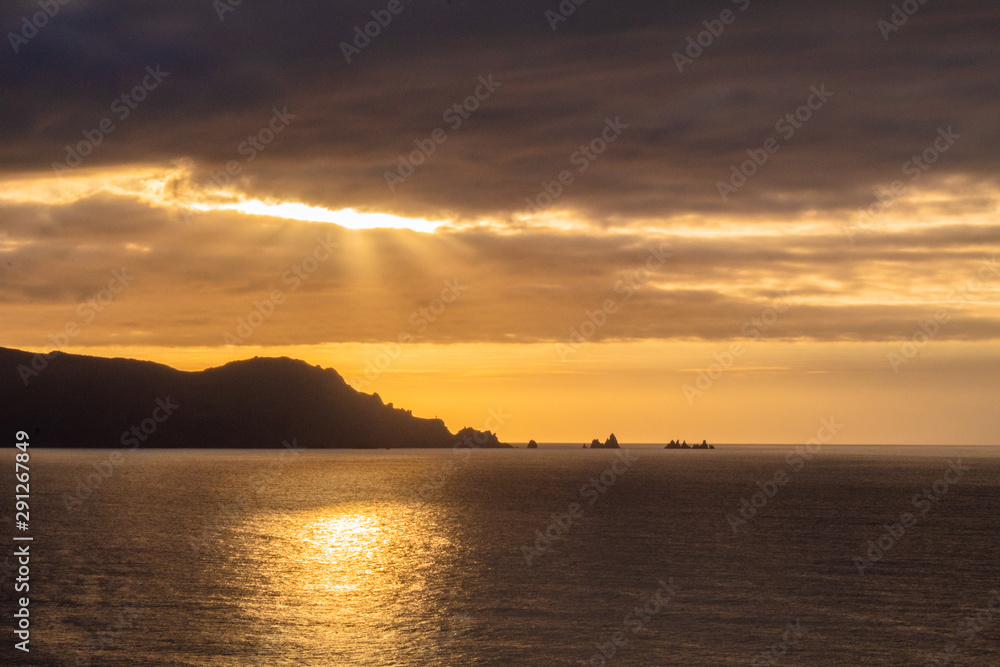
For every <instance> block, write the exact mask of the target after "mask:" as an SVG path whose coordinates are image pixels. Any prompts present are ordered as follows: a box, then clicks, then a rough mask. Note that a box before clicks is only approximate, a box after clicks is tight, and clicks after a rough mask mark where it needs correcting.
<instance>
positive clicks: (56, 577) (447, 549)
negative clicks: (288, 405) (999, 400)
mask: <svg viewBox="0 0 1000 667" xmlns="http://www.w3.org/2000/svg"><path fill="white" fill-rule="evenodd" d="M296 444H300V443H296ZM576 447H579V446H578V445H577V446H576ZM576 447H573V448H569V447H546V446H545V445H542V447H541V448H540V449H538V450H527V449H524V448H523V447H522V448H519V449H513V450H477V451H470V450H420V451H414V450H398V449H392V450H377V451H358V450H313V449H308V448H306V447H303V446H299V447H298V449H285V450H281V451H277V450H275V451H221V450H172V451H163V450H160V451H143V450H137V451H134V452H129V451H124V452H118V454H119V455H118V456H115V455H113V453H112V452H111V451H110V450H89V451H74V450H41V449H36V450H32V451H31V464H30V467H31V489H30V490H31V493H30V497H31V500H30V502H31V508H30V512H31V523H30V530H29V531H28V532H29V533H30V535H31V536H32V537H33V538H34V539H33V541H31V542H30V553H31V558H30V592H28V593H18V594H17V597H20V596H21V595H28V596H29V597H30V605H29V608H30V619H31V625H30V653H27V654H25V653H22V652H20V651H16V650H14V648H13V644H14V642H16V641H17V639H12V637H14V635H13V634H12V633H11V631H10V630H11V629H12V628H13V622H12V618H11V612H10V611H6V612H5V613H4V618H5V619H7V620H6V621H5V623H6V625H7V627H6V628H4V632H3V636H4V637H6V639H5V644H6V645H5V646H4V647H3V649H2V650H0V655H2V656H8V657H5V658H3V660H2V661H0V662H3V664H5V665H7V664H27V665H46V666H47V665H95V666H96V665H101V666H105V665H108V666H115V665H129V666H134V665H139V666H143V665H151V666H153V665H191V666H199V667H201V666H209V665H212V666H214V665H269V666H270V665H317V666H319V665H323V666H326V665H385V666H389V665H398V666H401V667H402V666H410V665H544V666H552V665H857V664H864V665H945V664H948V665H994V666H995V665H998V664H1000V652H998V650H1000V649H998V646H1000V641H998V640H1000V540H998V539H997V538H998V536H1000V450H998V449H995V448H992V449H991V448H986V447H982V448H977V447H909V446H908V447H888V446H885V447H848V446H832V445H826V446H822V447H813V450H814V451H812V452H810V451H808V450H806V449H805V448H803V447H794V446H767V447H765V446H735V445H730V446H720V447H719V448H718V449H715V450H709V451H704V450H681V451H676V450H669V451H667V450H664V449H662V446H658V447H644V446H634V447H629V446H623V449H622V450H619V451H613V450H583V449H578V448H576ZM14 453H15V450H6V453H5V454H3V458H4V465H5V466H8V467H9V469H13V465H14V464H13V458H14ZM4 478H5V479H10V475H9V474H5V475H4ZM5 485H6V482H5ZM11 486H13V485H12V484H11ZM5 496H6V497H7V498H8V499H9V498H11V497H12V496H13V489H10V490H9V492H7V493H5ZM3 512H4V516H7V517H9V518H10V520H9V521H6V522H5V525H7V526H8V527H9V531H8V532H10V533H13V534H16V533H17V531H16V530H15V528H13V525H14V524H13V501H5V503H4V510H3ZM8 540H9V537H8ZM12 544H14V545H15V546H16V545H19V544H24V542H17V543H12ZM14 548H15V547H8V549H7V550H6V552H5V553H4V554H3V555H2V556H0V558H3V559H4V560H3V562H2V563H0V566H2V567H0V579H3V581H4V583H3V586H2V589H3V600H4V603H5V604H4V609H5V610H11V609H13V608H14V599H15V594H14V593H13V590H12V582H13V578H14V577H15V576H16V575H17V571H16V567H17V566H16V564H14V555H13V554H14Z"/></svg>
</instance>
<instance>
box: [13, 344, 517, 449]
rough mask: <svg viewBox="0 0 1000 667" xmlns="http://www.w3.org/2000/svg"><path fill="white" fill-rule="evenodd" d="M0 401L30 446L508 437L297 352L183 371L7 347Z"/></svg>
mask: <svg viewBox="0 0 1000 667" xmlns="http://www.w3.org/2000/svg"><path fill="white" fill-rule="evenodd" d="M0 402H2V405H3V408H2V410H0V432H4V433H10V434H13V433H16V432H17V431H26V432H28V433H29V435H30V436H31V445H32V446H33V447H39V446H41V447H121V446H130V447H136V446H138V447H149V448H179V447H190V448H272V447H281V446H282V442H283V441H285V440H290V439H291V438H297V439H298V442H299V444H300V445H301V446H307V447H316V448H363V449H375V448H384V447H411V448H413V447H452V446H456V445H457V446H464V447H510V445H508V444H506V443H501V442H499V440H498V439H497V437H496V436H495V435H494V434H493V433H491V432H489V431H477V430H475V429H472V428H465V429H462V430H461V431H460V432H459V433H458V434H453V433H451V432H450V431H449V430H448V428H447V427H446V426H445V424H444V422H443V421H442V420H440V419H423V418H420V417H414V416H413V415H412V413H411V412H410V411H409V410H402V409H399V408H395V407H393V406H392V404H391V403H390V404H388V405H386V404H384V403H383V402H382V399H381V398H380V397H379V395H378V394H365V393H362V392H359V391H356V390H355V389H353V388H352V387H350V386H349V385H348V384H347V382H346V381H345V380H344V378H343V377H341V376H340V374H339V373H337V372H336V371H335V370H333V369H331V368H326V369H324V368H321V367H319V366H311V365H309V364H307V363H306V362H304V361H299V360H295V359H289V358H288V357H281V358H263V357H254V358H253V359H247V360H244V361H234V362H231V363H228V364H225V365H224V366H220V367H217V368H209V369H206V370H204V371H198V372H185V371H179V370H176V369H174V368H171V367H169V366H164V365H162V364H157V363H153V362H149V361H136V360H133V359H121V358H116V359H107V358H101V357H90V356H82V355H76V354H66V353H62V352H56V353H49V354H47V355H37V354H35V353H32V352H23V351H20V350H12V349H7V348H0Z"/></svg>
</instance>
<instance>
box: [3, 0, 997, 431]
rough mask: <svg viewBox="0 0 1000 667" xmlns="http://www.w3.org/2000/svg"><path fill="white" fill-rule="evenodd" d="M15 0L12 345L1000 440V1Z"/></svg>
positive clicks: (6, 108)
mask: <svg viewBox="0 0 1000 667" xmlns="http://www.w3.org/2000/svg"><path fill="white" fill-rule="evenodd" d="M46 8H48V9H47V10H46ZM46 12H47V13H46ZM0 30H2V31H3V35H4V43H3V44H0V102H2V103H0V139H2V140H0V318H2V319H0V322H2V326H0V346H5V347H15V348H20V349H26V350H32V351H39V352H42V351H49V350H53V349H61V350H63V351H66V352H73V353H79V354H94V355H101V356H124V357H132V358H139V359H149V360H153V361H158V362H162V363H166V364H169V365H172V366H175V367H178V368H182V369H185V370H199V369H203V368H206V367H211V366H217V365H220V364H222V363H225V362H227V361H231V360H235V359H242V358H248V357H252V356H282V355H287V356H292V357H296V358H301V359H305V360H307V361H309V362H310V363H312V364H318V365H321V366H324V367H332V368H335V369H336V370H337V371H338V372H340V373H341V374H342V375H343V376H344V377H345V378H346V379H347V380H348V381H349V382H350V383H351V384H352V386H354V387H355V388H357V389H359V390H361V391H367V392H378V393H379V394H380V396H382V397H383V399H384V400H386V401H387V402H388V401H392V402H394V403H395V404H396V405H397V406H402V407H407V408H411V409H413V411H414V414H417V415H420V416H426V417H434V416H437V417H441V418H443V419H445V421H446V423H447V424H448V426H449V427H450V428H451V429H452V430H453V431H455V430H458V429H459V428H461V427H462V426H473V427H476V428H483V427H484V425H485V423H486V421H487V420H492V423H494V424H495V423H497V418H496V417H497V415H500V416H501V417H502V420H501V421H502V422H503V424H502V426H501V427H500V428H499V429H498V430H499V435H500V437H501V439H503V440H507V441H511V442H524V441H527V440H528V439H529V438H533V439H536V440H538V441H540V442H545V441H548V442H576V441H581V442H582V441H588V442H589V441H590V440H591V439H592V438H595V437H599V438H601V439H603V438H605V437H607V435H608V434H609V433H611V432H615V433H616V435H617V436H618V438H619V440H621V441H622V442H634V443H639V442H666V441H668V440H671V439H674V438H678V439H686V440H688V441H689V442H690V441H698V442H700V441H701V440H702V439H707V440H708V441H709V442H718V443H801V442H805V441H806V440H808V439H810V438H818V439H821V440H824V442H826V441H829V442H831V443H838V444H861V443H887V444H897V443H898V444H904V443H913V444H992V445H996V444H1000V438H998V435H997V434H998V431H1000V411H998V410H997V409H996V405H997V398H998V396H1000V385H998V383H997V378H998V371H1000V345H998V341H1000V266H998V264H997V250H998V247H1000V226H998V225H997V221H998V214H1000V206H998V204H1000V178H998V169H997V167H998V162H1000V160H998V156H1000V131H998V124H997V118H998V117H1000V86H997V75H998V74H1000V44H998V42H997V35H998V34H1000V6H998V5H997V3H995V2H991V1H989V0H983V1H980V0H952V1H950V2H944V1H941V0H929V1H928V2H926V3H923V4H920V3H919V2H916V0H911V1H910V2H903V3H896V4H893V3H881V2H858V1H853V0H846V1H844V2H838V3H802V2H795V1H792V0H770V1H768V2H763V1H762V0H734V1H730V0H716V1H711V2H710V1H704V2H702V1H698V2H693V1H692V2H628V3H610V2H603V1H601V0H590V1H589V2H585V3H583V4H581V5H576V4H575V3H573V2H572V1H571V0H566V1H564V2H562V3H560V2H557V1H556V0H549V1H541V0H539V1H536V0H512V1H511V2H507V3H488V2H481V1H477V0H454V1H452V2H444V1H439V0H425V1H413V2H408V1H406V0H400V1H398V2H397V1H395V0H394V1H391V2H390V1H388V0H386V1H385V2H383V1H381V0H379V1H377V2H373V3H353V2H350V3H349V2H326V1H325V2H296V3H280V2H263V1H261V0H255V1H252V2H241V3H238V4H237V3H236V2H234V0H217V1H215V2H213V1H212V0H179V1H176V2H171V3H160V2H147V1H134V0H133V1H129V2H116V1H108V2H88V1H86V0H72V1H71V2H67V3H66V4H65V5H62V4H59V3H58V2H53V3H45V2H41V3H35V2H11V3H5V4H4V5H3V8H2V9H0ZM366 31H367V32H366ZM4 372H16V371H15V370H13V369H8V370H7V371H4ZM831 420H832V421H831ZM830 423H833V424H836V428H833V429H831V428H829V427H828V426H824V424H827V425H828V424H830ZM831 431H833V432H832V433H831Z"/></svg>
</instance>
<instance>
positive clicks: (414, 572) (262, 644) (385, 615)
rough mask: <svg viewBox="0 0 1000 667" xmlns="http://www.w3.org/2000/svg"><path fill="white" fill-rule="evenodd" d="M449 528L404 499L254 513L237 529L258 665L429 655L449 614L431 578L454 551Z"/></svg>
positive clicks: (393, 660)
mask: <svg viewBox="0 0 1000 667" xmlns="http://www.w3.org/2000/svg"><path fill="white" fill-rule="evenodd" d="M444 535H447V531H446V530H445V529H444V527H442V526H441V525H439V523H438V521H437V520H436V518H435V517H434V516H433V514H432V513H430V512H428V511H425V510H421V509H416V508H414V507H412V506H410V505H406V504H403V503H386V502H380V503H370V502H351V503H345V504H340V505H337V506H334V507H327V508H323V509H314V510H308V511H301V512H290V513H278V512H274V513H267V514H261V515H258V516H256V517H255V518H253V519H250V520H248V521H247V522H246V523H245V524H244V525H242V526H241V527H240V528H239V529H238V530H237V535H236V536H235V537H236V540H235V542H234V547H233V553H234V558H235V559H236V562H235V563H232V565H233V566H235V567H233V571H234V572H237V573H238V574H237V575H236V576H237V577H238V580H239V583H240V585H241V586H244V587H246V588H249V589H250V590H249V592H250V595H247V596H245V597H244V599H243V602H242V606H243V609H242V612H243V614H244V615H245V616H246V617H248V618H249V619H251V623H252V625H253V626H254V629H255V631H254V632H253V633H251V634H252V636H256V637H257V640H256V656H257V657H258V659H259V662H251V663H250V664H262V665H263V664H267V665H272V664H286V662H283V660H285V659H289V660H290V661H289V662H287V664H297V663H295V662H294V657H295V656H296V654H298V655H317V654H328V655H329V659H330V662H329V663H327V664H364V663H365V662H366V661H374V662H376V663H377V664H387V665H389V664H400V665H403V664H409V663H408V662H407V661H406V660H405V659H403V657H402V656H409V657H410V658H411V659H413V658H415V657H417V656H422V658H426V657H428V656H429V655H430V654H432V653H433V652H434V651H436V650H437V644H436V642H435V640H434V639H433V638H434V637H435V636H436V633H437V630H438V629H439V623H440V621H439V619H440V618H441V617H442V616H443V615H444V614H445V611H444V610H443V609H441V608H439V607H438V604H437V601H438V600H439V599H440V595H438V594H436V593H435V592H434V591H435V590H437V587H436V585H435V583H434V582H433V581H432V579H433V578H434V576H435V575H436V574H440V572H441V568H442V567H445V566H446V565H445V560H446V559H447V554H448V553H449V552H450V551H451V550H452V549H453V545H452V543H451V541H450V540H448V538H447V537H444ZM428 638H430V639H428ZM276 656H281V659H277V658H276Z"/></svg>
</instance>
